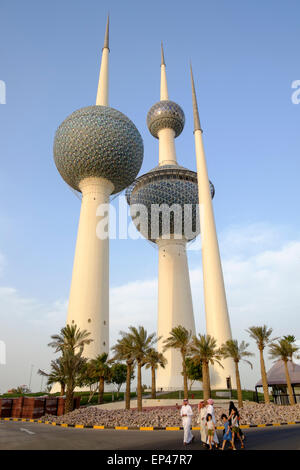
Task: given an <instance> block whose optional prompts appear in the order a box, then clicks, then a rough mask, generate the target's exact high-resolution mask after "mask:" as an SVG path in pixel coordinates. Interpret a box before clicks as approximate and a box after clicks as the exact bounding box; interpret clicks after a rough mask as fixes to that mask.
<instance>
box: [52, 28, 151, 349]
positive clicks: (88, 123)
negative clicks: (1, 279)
mask: <svg viewBox="0 0 300 470" xmlns="http://www.w3.org/2000/svg"><path fill="white" fill-rule="evenodd" d="M108 58H109V24H108V20H107V27H106V32H105V40H104V47H103V49H102V61H101V67H100V76H99V84H98V92H97V99H96V105H95V106H87V107H84V108H81V109H78V110H77V111H75V112H73V113H72V114H70V116H68V117H67V118H66V119H65V120H64V121H63V123H62V124H61V125H60V126H59V127H58V129H57V131H56V134H55V140H54V160H55V164H56V167H57V169H58V171H59V173H60V175H61V177H62V178H63V179H64V181H65V182H66V183H67V184H68V185H70V186H71V187H72V188H73V189H75V190H76V191H80V192H81V194H82V201H81V210H80V219H79V226H78V234H77V242H76V249H75V257H74V265H73V273H72V282H71V290H70V297H69V306H68V318H67V323H68V324H76V325H77V326H78V327H79V328H80V329H81V330H83V329H86V330H88V331H89V332H90V333H91V338H92V339H93V340H94V341H93V342H92V343H91V344H89V345H88V346H86V347H85V356H86V357H88V358H94V357H95V356H97V355H98V354H101V353H103V352H107V353H108V351H109V238H108V228H107V230H106V231H105V233H102V231H101V230H99V227H100V226H101V224H100V225H99V222H101V221H102V222H103V221H104V220H107V218H108V204H109V200H110V195H111V194H116V193H118V192H120V191H122V190H123V189H124V188H126V187H127V186H129V185H130V184H132V182H133V181H134V180H135V178H136V176H137V174H138V172H139V170H140V168H141V165H142V161H143V152H144V149H143V141H142V138H141V135H140V133H139V131H138V130H137V128H136V127H135V125H134V124H133V123H132V121H131V120H130V119H129V118H128V117H126V116H125V115H124V114H122V113H121V112H120V111H117V110H116V109H114V108H111V107H110V106H109V104H108ZM103 225H104V224H103ZM106 225H107V224H106Z"/></svg>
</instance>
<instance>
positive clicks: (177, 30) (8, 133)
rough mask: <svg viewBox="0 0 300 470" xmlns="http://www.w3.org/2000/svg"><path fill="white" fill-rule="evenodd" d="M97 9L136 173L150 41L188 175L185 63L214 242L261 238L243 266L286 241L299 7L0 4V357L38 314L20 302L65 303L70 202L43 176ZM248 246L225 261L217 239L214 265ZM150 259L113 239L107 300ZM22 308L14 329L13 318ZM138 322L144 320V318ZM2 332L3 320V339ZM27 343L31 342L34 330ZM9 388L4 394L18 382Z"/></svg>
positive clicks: (141, 273) (152, 156)
mask: <svg viewBox="0 0 300 470" xmlns="http://www.w3.org/2000/svg"><path fill="white" fill-rule="evenodd" d="M108 11H109V13H110V19H111V23H110V50H111V53H110V105H111V106H112V107H115V108H117V109H119V110H120V111H122V112H123V113H125V114H126V115H128V116H129V117H130V118H131V119H132V120H133V122H134V123H135V125H136V126H137V128H138V129H139V131H140V132H141V134H142V137H143V139H144V145H145V155H144V163H143V167H142V171H141V173H143V172H146V171H147V170H149V169H150V168H153V167H154V166H156V164H157V161H158V145H157V141H156V140H155V139H154V138H153V137H152V136H151V135H150V133H149V132H148V130H147V127H146V114H147V112H148V110H149V108H150V107H151V106H152V104H154V103H155V102H156V101H158V99H159V79H160V69H159V65H160V41H161V40H162V41H163V42H164V48H165V58H166V63H167V74H168V85H169V95H170V99H172V100H174V101H176V102H178V103H179V104H180V105H181V106H182V108H183V110H184V112H185V115H186V126H185V129H184V131H183V133H182V134H181V136H180V137H179V138H178V139H177V140H176V146H177V155H178V160H179V163H180V164H182V165H184V166H186V167H189V168H191V169H195V156H194V141H193V134H192V112H191V111H192V110H191V91H190V81H189V70H188V65H189V60H190V59H191V60H192V63H193V69H194V76H195V82H196V88H197V94H198V100H199V110H200V118H201V122H202V126H203V128H204V132H205V134H204V139H205V148H206V154H207V160H208V167H209V174H210V178H211V180H212V181H213V183H214V184H215V187H216V196H215V202H214V204H215V212H216V220H217V227H218V231H219V233H220V234H225V235H224V239H226V233H227V234H230V233H232V232H233V233H234V232H235V229H234V227H236V232H235V233H242V234H243V237H244V238H243V240H245V237H246V239H247V237H248V233H249V232H251V230H252V231H253V227H259V228H258V229H257V230H258V232H257V233H258V236H260V235H259V234H261V232H263V234H262V235H261V237H263V238H264V237H265V236H266V235H265V234H266V232H267V234H268V237H269V238H268V237H267V240H268V241H267V242H266V243H265V242H264V243H265V245H264V246H262V245H260V246H259V247H256V245H255V247H256V248H257V253H256V254H260V253H264V252H265V251H266V252H268V250H270V249H275V251H276V249H277V250H279V251H280V250H281V249H282V247H283V246H284V245H285V244H286V243H289V242H290V241H298V240H299V239H300V238H299V229H300V224H299V193H300V189H299V173H300V159H299V126H300V104H299V105H295V104H293V103H292V101H291V95H292V92H293V90H292V89H291V83H292V81H294V80H297V79H300V64H299V43H300V41H299V39H300V32H299V14H300V4H299V1H297V0H286V1H283V0H281V1H278V0H264V1H263V2H262V1H257V0H252V1H244V2H241V1H239V0H227V1H226V2H225V1H223V0H210V1H209V2H204V1H198V0H191V1H186V2H180V1H174V0H173V1H171V0H166V1H163V2H162V1H156V0H153V1H151V2H143V1H126V2H125V1H116V0H113V1H112V0H110V1H101V2H99V1H95V0H85V1H83V0H63V1H57V0H52V1H51V2H40V1H37V0H36V1H35V0H27V1H26V2H23V1H16V0H11V1H10V2H2V3H1V6H0V19H1V20H0V21H1V28H0V80H4V81H5V83H6V87H7V104H6V105H0V157H1V160H0V161H1V164H0V174H1V186H0V224H1V231H0V253H2V256H1V260H2V264H3V266H2V274H1V278H0V285H1V286H2V287H3V288H5V289H13V292H11V294H9V295H11V296H13V295H15V296H17V297H18V303H16V304H15V303H11V304H10V305H11V307H9V306H7V305H8V304H7V302H10V300H9V299H10V297H9V296H8V297H9V299H8V300H7V291H5V295H6V297H5V302H4V303H3V304H2V306H1V296H0V315H1V326H0V339H4V340H5V341H6V342H7V344H8V351H7V354H8V358H9V357H10V358H12V354H13V352H12V347H13V345H14V344H15V343H14V341H15V340H13V339H12V336H11V335H12V334H13V331H14V328H15V329H16V330H18V331H19V332H20V331H21V330H22V328H23V326H22V325H23V321H25V320H24V318H25V317H26V321H30V319H31V318H33V317H35V318H36V315H39V313H38V312H39V308H36V310H35V308H34V309H32V310H30V305H31V304H30V302H33V301H34V302H36V305H41V309H40V311H41V312H42V311H46V310H47V307H46V306H47V305H49V306H52V305H53V304H55V302H57V301H59V302H64V301H66V300H67V298H68V293H69V286H70V279H71V272H72V263H73V256H74V248H75V240H76V232H77V224H78V217H79V210H80V202H79V200H78V199H77V198H76V197H75V196H74V195H73V193H72V192H71V191H70V190H69V189H68V187H67V186H66V184H65V183H64V182H63V181H62V179H61V177H60V176H59V174H58V172H57V170H56V168H55V165H54V162H53V155H52V145H53V137H54V133H55V130H56V128H57V127H58V125H59V124H60V123H61V122H62V120H63V119H64V118H65V117H66V116H67V115H68V114H70V113H71V112H72V111H74V110H75V109H78V108H80V107H82V106H86V105H90V104H94V102H95V97H96V88H97V82H98V73H99V65H100V57H101V49H102V44H103V36H104V30H105V23H106V15H107V12H108ZM248 227H250V229H249V230H248ZM266 227H267V228H266ZM239 231H240V232H239ZM251 233H252V232H251ZM254 233H256V232H255V230H254ZM270 234H271V235H270ZM229 238H231V239H232V237H229ZM250 238H251V240H252V242H249V243H248V242H247V243H244V245H243V249H242V252H240V251H239V253H237V251H236V252H235V249H234V245H232V243H234V242H232V243H231V242H230V240H229V242H228V239H227V244H226V243H225V244H224V245H221V249H222V254H223V256H224V257H225V258H226V257H230V256H232V259H235V258H236V256H237V255H239V256H240V257H242V258H243V259H244V258H245V259H248V258H249V257H251V256H252V254H253V250H254V251H255V249H254V248H255V247H254V248H253V245H251V243H253V236H252V235H251V237H250ZM254 238H255V237H254ZM264 240H265V238H264ZM226 247H227V251H225V248H226ZM239 249H240V246H239ZM156 255H157V254H156V252H155V250H154V249H153V248H152V247H151V246H149V244H148V243H146V242H145V241H144V240H141V241H137V242H134V241H128V240H118V241H113V242H112V243H111V260H110V263H111V286H112V288H117V287H118V286H126V284H127V283H130V282H135V281H139V282H140V281H147V280H152V279H155V278H156V276H157V256H156ZM274 256H276V254H275V255H274ZM189 258H190V267H191V269H195V270H196V269H197V268H199V266H200V263H201V256H200V255H199V254H195V255H193V254H190V255H189ZM141 259H142V260H143V262H141ZM299 260H300V257H299V258H298V259H297V262H298V264H299ZM298 264H296V267H295V269H296V270H297V269H298V268H297V266H298ZM128 266H130V268H128ZM278 269H279V268H278ZM296 272H297V273H298V274H300V270H299V271H296ZM249 276H252V274H249ZM228 277H230V273H229V275H228ZM225 280H226V279H225ZM293 281H294V279H293ZM245 282H246V283H247V280H246V281H245ZM200 289H201V285H200V284H199V290H200ZM270 295H271V296H272V295H273V294H270ZM291 295H294V294H291ZM228 296H229V298H230V296H231V294H230V292H229V293H228ZM241 299H243V297H242V296H241ZM233 302H234V301H233ZM241 302H243V301H242V300H241ZM258 302H259V299H258ZM297 302H298V299H297ZM297 302H295V304H294V308H295V314H296V310H297V308H298V307H299V305H298V303H297ZM24 305H25V306H27V307H26V309H25V311H26V313H24V315H25V317H23V316H22V317H21V318H22V319H23V320H22V319H20V318H19V317H18V313H17V312H16V309H21V310H22V308H24ZM28 305H29V307H28ZM51 308H52V307H49V309H50V310H51ZM237 308H238V307H237ZM239 308H240V310H239V311H238V312H237V313H236V315H237V317H234V320H233V323H234V324H237V323H238V318H239V316H240V315H243V314H244V313H242V310H241V309H242V305H241V306H240V307H239ZM9 309H11V310H9ZM130 309H131V306H130V305H128V310H130ZM8 310H9V311H10V314H9V319H8V318H7V316H8V313H7V311H8ZM283 313H284V312H283ZM14 315H15V316H14ZM152 315H153V319H154V321H155V318H156V311H155V309H154V311H153V312H152ZM201 315H203V312H202V314H201ZM266 315H267V314H266ZM268 315H269V316H267V318H265V317H264V314H263V312H262V314H261V322H268V323H269V324H270V325H271V324H272V321H273V316H272V312H269V313H268ZM41 316H43V313H41ZM55 318H56V320H55V321H56V322H54V323H53V324H48V326H47V325H46V322H45V324H43V326H42V327H41V328H42V330H43V332H44V334H45V338H46V337H49V335H50V334H52V333H55V332H56V330H57V328H58V326H63V324H64V322H65V314H64V313H62V314H61V321H60V322H59V318H58V319H57V317H55ZM41 321H42V320H41ZM6 322H11V326H10V327H9V328H8V327H6V326H5V325H6ZM12 325H14V328H13V326H12ZM53 329H54V330H53ZM1 331H2V334H1ZM24 331H25V330H24ZM26 331H27V330H26ZM28 331H29V333H28V334H29V335H30V329H28ZM35 331H36V334H37V335H39V329H38V328H36V330H35ZM288 332H293V330H292V329H291V328H290V330H289V331H288ZM279 333H280V334H281V333H282V334H283V333H284V332H283V331H281V330H280V331H279ZM20 334H21V333H20ZM26 334H27V333H26ZM1 335H2V336H4V337H3V338H1ZM24 335H25V333H24ZM298 335H299V337H300V331H299V330H298ZM17 337H18V338H19V336H18V335H17ZM25 339H26V338H25ZM25 339H24V344H25V343H26V341H28V337H27V339H26V341H25ZM43 341H44V337H43ZM20 344H22V345H23V343H22V342H21V343H20ZM37 344H38V343H37V342H36V346H35V347H33V348H32V351H31V352H30V354H31V356H30V354H29V353H28V355H26V358H25V359H24V364H23V366H22V367H24V368H25V369H26V370H27V371H28V374H29V364H30V363H31V362H32V361H33V363H35V362H36V361H35V359H34V357H35V356H36V353H37V351H38V349H37V348H38V346H37ZM22 347H24V346H22ZM43 354H44V356H43V357H44V359H43V361H44V362H43V363H42V364H40V365H39V364H38V366H39V367H40V366H44V367H46V366H47V360H48V359H47V360H46V355H47V352H43ZM49 357H50V356H49ZM47 358H48V356H47ZM10 360H12V359H10ZM41 362H42V359H41ZM11 364H13V363H11ZM1 367H3V366H1ZM3 370H4V368H3ZM0 373H1V370H0ZM26 373H27V372H26ZM28 374H27V375H28ZM12 377H13V376H12V375H10V380H11V382H13V381H14V380H16V381H17V382H18V378H16V379H13V378H12ZM19 381H20V382H22V380H21V379H20V380H19ZM26 381H27V382H28V380H27V379H26V378H24V383H26ZM6 385H7V386H8V385H9V384H8V383H6ZM0 388H1V384H0Z"/></svg>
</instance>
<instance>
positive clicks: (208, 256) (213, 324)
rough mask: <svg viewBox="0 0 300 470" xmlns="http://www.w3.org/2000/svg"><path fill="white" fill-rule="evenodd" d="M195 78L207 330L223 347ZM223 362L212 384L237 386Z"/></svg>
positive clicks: (221, 294)
mask: <svg viewBox="0 0 300 470" xmlns="http://www.w3.org/2000/svg"><path fill="white" fill-rule="evenodd" d="M191 81H192V98H193V114H194V136H195V149H196V161H197V174H198V190H199V207H200V225H201V242H202V267H203V284H204V302H205V314H206V331H207V334H209V335H211V336H213V337H214V338H216V340H217V342H218V345H219V346H221V345H222V344H223V343H225V341H227V340H228V339H231V338H232V336H231V328H230V320H229V314H228V308H227V301H226V293H225V286H224V279H223V271H222V264H221V257H220V251H219V244H218V238H217V231H216V224H215V218H214V210H213V205H212V200H211V194H210V183H209V179H208V172H207V165H206V158H205V153H204V146H203V139H202V133H203V131H202V128H201V125H200V119H199V112H198V105H197V98H196V92H195V85H194V78H193V72H192V67H191ZM222 365H223V366H224V368H223V369H222V368H221V367H220V366H218V365H217V364H216V365H215V366H214V367H212V368H211V386H212V387H213V388H215V389H217V388H226V386H227V379H228V378H230V380H231V384H232V386H234V377H235V372H234V363H233V361H232V360H231V359H226V360H223V361H222Z"/></svg>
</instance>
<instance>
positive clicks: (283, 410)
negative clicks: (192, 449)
mask: <svg viewBox="0 0 300 470" xmlns="http://www.w3.org/2000/svg"><path fill="white" fill-rule="evenodd" d="M227 411H228V408H227V409H226V408H225V407H224V406H222V407H221V406H218V405H217V404H216V406H215V415H216V420H217V426H221V425H222V422H221V414H222V413H224V412H225V413H226V412H227ZM193 412H194V416H193V420H192V426H199V424H198V423H197V417H198V412H197V406H195V405H193ZM240 416H241V421H240V424H268V423H287V422H291V421H300V404H297V405H295V406H279V405H274V404H269V405H264V404H258V403H245V404H244V408H242V409H241V410H240ZM41 419H42V420H43V421H50V422H56V423H59V424H61V423H66V424H83V425H85V426H88V425H89V426H95V425H98V426H107V427H114V426H135V427H139V426H154V427H161V428H164V427H166V426H182V422H181V418H180V412H179V410H178V409H177V408H176V407H172V408H171V407H168V408H163V409H162V408H161V407H158V408H149V409H147V408H144V410H143V411H142V412H138V411H137V410H136V409H133V410H104V409H101V408H99V407H93V406H91V407H88V408H79V409H77V410H74V411H72V413H68V414H67V415H63V416H59V417H57V416H52V415H47V416H44V417H43V418H41Z"/></svg>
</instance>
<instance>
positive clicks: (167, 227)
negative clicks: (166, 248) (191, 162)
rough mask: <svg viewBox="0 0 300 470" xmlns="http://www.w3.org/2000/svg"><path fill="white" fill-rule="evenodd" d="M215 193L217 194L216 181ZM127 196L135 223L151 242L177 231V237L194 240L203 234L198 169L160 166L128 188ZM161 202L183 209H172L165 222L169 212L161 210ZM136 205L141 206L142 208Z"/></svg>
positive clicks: (212, 190) (212, 189)
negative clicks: (201, 232) (200, 220)
mask: <svg viewBox="0 0 300 470" xmlns="http://www.w3.org/2000/svg"><path fill="white" fill-rule="evenodd" d="M211 192H212V197H213V195H214V188H213V185H212V184H211ZM126 197H127V202H128V204H129V205H130V210H131V216H132V218H133V222H134V223H135V225H136V227H137V229H138V230H139V231H140V232H141V234H142V235H143V236H144V237H145V238H147V239H148V240H150V241H153V242H155V240H157V239H158V238H160V237H162V236H164V237H168V236H170V235H175V234H176V236H177V238H179V237H181V238H185V239H186V240H187V241H190V240H192V239H193V238H195V237H196V236H197V235H198V234H199V233H200V224H199V210H198V183H197V173H195V172H194V171H190V170H187V169H186V168H184V167H182V166H179V165H164V166H158V167H156V168H154V169H153V170H151V171H150V172H149V173H146V174H145V175H143V176H140V177H139V178H138V179H137V180H136V181H135V182H134V183H133V184H132V185H131V186H130V187H129V188H127V190H126ZM161 204H165V205H166V206H167V207H168V208H170V207H171V206H172V205H173V204H176V205H177V209H179V211H178V212H176V210H175V212H174V213H172V212H170V219H168V216H167V218H166V219H165V222H164V221H163V217H165V214H166V213H162V212H159V210H158V206H160V205H161ZM136 205H141V206H142V210H141V211H139V206H136ZM153 205H154V206H153ZM185 205H188V207H189V209H188V208H187V206H185ZM143 208H145V210H146V211H144V210H143Z"/></svg>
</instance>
